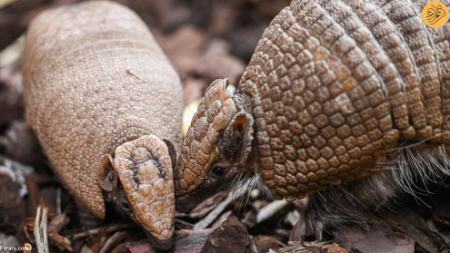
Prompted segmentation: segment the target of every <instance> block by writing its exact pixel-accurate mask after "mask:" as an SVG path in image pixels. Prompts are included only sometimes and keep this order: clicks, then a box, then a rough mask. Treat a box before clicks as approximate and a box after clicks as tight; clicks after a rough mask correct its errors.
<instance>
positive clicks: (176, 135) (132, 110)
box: [23, 2, 182, 217]
mask: <svg viewBox="0 0 450 253" xmlns="http://www.w3.org/2000/svg"><path fill="white" fill-rule="evenodd" d="M23 74H24V82H25V101H26V113H27V120H28V122H29V125H30V126H31V127H32V128H33V130H34V131H35V132H36V134H37V136H38V138H39V140H40V142H41V144H42V146H43V149H44V151H45V153H46V154H47V156H48V158H49V160H50V161H51V163H52V165H53V167H54V169H55V172H56V174H57V175H58V176H59V177H60V178H61V179H62V181H63V183H64V184H65V185H66V187H67V188H68V189H69V190H70V191H71V192H72V193H73V194H74V195H75V196H76V197H77V198H78V200H79V201H81V203H83V204H84V205H85V206H86V207H87V208H89V209H90V210H91V211H92V212H93V213H94V214H96V215H97V216H99V217H104V214H105V210H104V209H105V208H104V200H103V197H102V193H101V190H100V187H99V184H98V179H97V174H98V169H99V167H100V163H101V159H102V158H103V156H104V155H106V154H110V153H112V152H113V151H114V149H115V148H116V147H117V146H118V145H120V144H122V143H124V142H126V141H130V140H134V139H137V138H138V137H140V136H143V135H146V134H154V135H156V136H158V137H159V138H161V139H167V140H170V141H172V142H173V143H174V144H175V146H178V145H179V143H180V141H181V138H180V134H181V123H180V122H181V108H182V97H181V95H182V90H181V85H180V81H179V78H178V75H177V74H176V72H175V71H174V70H173V68H172V67H171V65H170V64H169V62H168V60H167V59H166V57H165V56H164V54H163V52H162V51H161V49H160V48H159V46H158V45H157V43H156V42H155V40H154V38H153V37H152V35H151V34H150V32H149V31H148V28H147V27H146V26H145V24H144V23H143V22H142V21H141V20H140V18H139V17H138V16H137V15H136V14H134V13H133V12H132V11H130V10H129V9H127V8H125V7H122V6H120V5H118V4H115V3H111V2H87V3H82V4H78V5H73V6H65V7H60V8H57V9H52V10H49V11H45V12H44V13H42V14H40V15H39V16H38V17H37V18H36V19H35V20H34V21H33V22H32V24H31V27H30V29H29V31H28V34H27V41H26V50H25V56H24V67H23Z"/></svg>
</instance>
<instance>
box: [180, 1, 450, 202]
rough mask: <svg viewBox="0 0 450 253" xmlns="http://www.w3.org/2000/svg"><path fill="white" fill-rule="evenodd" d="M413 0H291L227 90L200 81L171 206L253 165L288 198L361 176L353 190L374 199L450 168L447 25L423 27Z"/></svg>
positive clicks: (253, 171) (223, 83) (252, 170)
mask: <svg viewBox="0 0 450 253" xmlns="http://www.w3.org/2000/svg"><path fill="white" fill-rule="evenodd" d="M424 3H425V1H423V4H424ZM423 4H418V3H417V2H413V1H411V0H392V1H390V0H294V1H292V2H291V4H290V6H289V7H286V8H285V9H283V10H282V11H281V12H280V13H279V14H278V15H277V16H276V17H275V18H274V19H273V21H272V22H271V24H270V26H269V27H268V28H267V29H266V30H265V32H264V33H263V35H262V38H261V39H260V41H259V43H258V46H257V48H256V50H255V53H254V55H253V57H252V58H251V61H250V63H249V65H248V67H247V68H246V71H245V72H244V75H243V77H242V79H241V80H240V82H239V84H238V86H237V90H236V89H235V88H234V86H233V85H231V84H229V83H228V81H227V80H218V81H215V82H214V83H212V84H211V85H210V87H209V88H208V90H207V92H206V94H205V96H204V98H203V99H202V102H201V103H200V105H199V108H198V111H197V113H196V114H195V115H194V118H193V121H192V123H191V126H190V128H189V130H188V132H187V136H186V138H185V140H184V142H183V144H182V148H181V157H180V159H179V167H178V168H177V170H176V172H175V178H176V183H175V186H176V187H175V188H176V189H177V208H178V209H180V210H188V209H189V208H191V207H192V206H193V205H194V204H195V203H196V201H194V200H197V199H201V198H203V197H205V196H206V195H208V194H211V193H213V192H215V191H217V190H220V189H223V188H224V187H228V186H230V185H231V184H230V182H232V180H237V179H246V178H251V177H252V176H254V175H260V177H261V178H262V181H263V182H264V183H265V185H266V186H267V187H268V188H269V189H270V190H271V191H272V193H274V195H275V196H278V197H288V198H289V197H290V198H299V197H302V196H305V195H306V194H309V193H313V192H319V191H321V190H324V189H328V188H333V187H335V186H336V185H346V186H343V187H350V188H351V187H353V186H354V187H356V186H355V185H357V184H358V183H349V182H356V181H357V182H362V181H361V180H362V178H365V179H364V180H365V181H364V184H363V185H366V186H367V187H366V189H367V188H368V189H369V190H368V191H365V192H362V191H356V190H355V195H357V196H356V197H361V198H364V197H366V198H369V199H371V201H372V203H376V204H380V203H382V202H383V201H384V200H386V198H387V197H389V196H392V194H393V193H392V194H391V192H390V191H389V192H388V191H387V190H386V191H383V189H382V188H383V187H388V186H389V185H390V184H391V183H392V184H393V185H398V186H399V188H401V187H403V188H404V189H407V190H408V189H410V187H411V184H412V182H411V181H409V179H410V178H411V175H414V174H416V175H421V176H422V177H424V179H426V178H427V177H429V178H432V177H434V176H443V175H444V174H446V173H447V174H448V170H449V167H448V164H449V162H448V160H447V158H448V156H447V155H448V153H447V152H448V151H446V149H445V147H446V145H449V144H450V50H449V37H450V25H449V24H448V23H447V24H446V25H445V27H444V28H441V29H436V30H434V29H431V28H428V27H426V25H425V24H424V22H423V21H422V18H421V10H422V5H423ZM410 158H411V159H410ZM405 162H408V163H405ZM405 164H406V165H405ZM404 167H410V168H404ZM397 168H399V169H397ZM380 172H381V173H380ZM369 176H370V177H369ZM357 179H359V180H357ZM355 180H356V181H355ZM370 180H372V181H370ZM377 180H378V181H377ZM380 180H381V181H382V182H380ZM383 180H384V181H383ZM384 182H387V183H386V184H384ZM344 183H345V184H344ZM352 184H355V185H353V186H351V185H352ZM361 184H362V183H361ZM369 184H370V185H369ZM377 192H379V194H378V195H377ZM366 193H367V194H366ZM386 195H389V196H386ZM335 196H337V195H335Z"/></svg>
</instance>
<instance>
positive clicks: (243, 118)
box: [219, 111, 253, 165]
mask: <svg viewBox="0 0 450 253" xmlns="http://www.w3.org/2000/svg"><path fill="white" fill-rule="evenodd" d="M252 142H253V117H252V115H251V114H250V113H248V112H246V111H241V112H239V113H236V115H234V117H233V119H232V120H231V122H230V124H229V125H228V126H227V128H226V129H225V131H224V133H223V138H221V141H220V144H219V148H220V149H221V152H222V154H224V156H225V157H226V158H228V159H230V160H232V161H238V162H239V164H241V165H242V164H244V163H245V162H246V161H247V158H248V155H249V154H250V152H251V149H252Z"/></svg>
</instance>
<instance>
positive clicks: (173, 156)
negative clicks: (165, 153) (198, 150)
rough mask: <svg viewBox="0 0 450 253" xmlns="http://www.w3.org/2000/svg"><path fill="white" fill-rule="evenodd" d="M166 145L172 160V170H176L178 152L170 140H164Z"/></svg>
mask: <svg viewBox="0 0 450 253" xmlns="http://www.w3.org/2000/svg"><path fill="white" fill-rule="evenodd" d="M163 141H164V143H165V144H166V145H167V149H168V150H169V156H170V159H171V160H172V168H176V165H177V164H178V161H177V150H176V149H175V144H173V142H171V141H170V140H167V139H164V140H163Z"/></svg>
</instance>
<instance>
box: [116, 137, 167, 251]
mask: <svg viewBox="0 0 450 253" xmlns="http://www.w3.org/2000/svg"><path fill="white" fill-rule="evenodd" d="M112 165H113V166H112V167H113V169H114V170H115V172H116V173H117V175H118V178H119V181H120V183H121V186H122V188H123V190H124V192H125V195H126V197H127V199H128V201H129V203H130V206H131V209H132V218H133V219H134V220H135V221H136V222H137V223H139V224H141V225H142V226H143V227H144V229H145V231H146V233H147V234H148V235H150V238H151V239H152V240H153V241H154V242H155V243H156V244H155V246H159V247H163V248H168V247H169V248H170V247H171V246H172V236H173V231H174V217H175V190H174V185H173V168H172V160H171V158H170V155H169V150H168V148H167V146H166V144H165V143H164V142H163V141H162V140H161V139H159V138H158V137H156V136H154V135H145V136H142V137H140V138H139V139H136V140H134V141H130V142H126V143H124V144H122V145H120V146H119V147H117V148H116V150H115V153H114V158H113V161H112Z"/></svg>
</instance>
